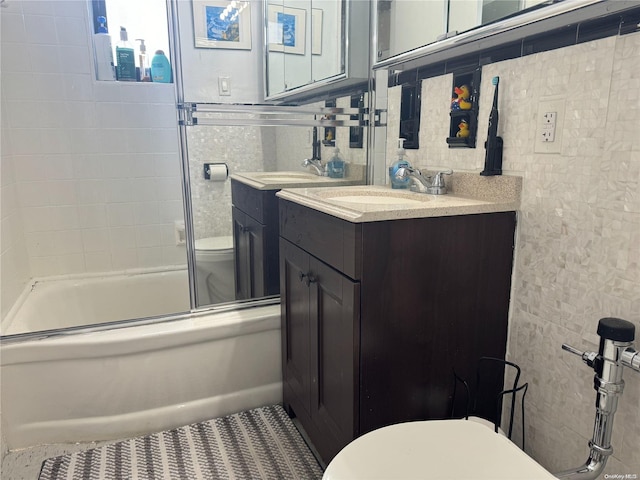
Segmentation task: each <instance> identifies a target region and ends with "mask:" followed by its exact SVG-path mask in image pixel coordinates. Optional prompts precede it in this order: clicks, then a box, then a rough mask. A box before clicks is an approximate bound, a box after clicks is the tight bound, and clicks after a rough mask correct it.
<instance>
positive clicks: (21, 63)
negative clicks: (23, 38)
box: [0, 43, 31, 73]
mask: <svg viewBox="0 0 640 480" xmlns="http://www.w3.org/2000/svg"><path fill="white" fill-rule="evenodd" d="M0 64H1V65H2V71H3V73H5V72H30V71H31V58H30V55H29V47H28V46H27V45H24V44H19V43H17V44H15V45H11V47H5V48H3V49H2V57H0Z"/></svg>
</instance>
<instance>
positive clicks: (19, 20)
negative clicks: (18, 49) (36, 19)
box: [0, 9, 27, 45]
mask: <svg viewBox="0 0 640 480" xmlns="http://www.w3.org/2000/svg"><path fill="white" fill-rule="evenodd" d="M12 10H13V9H12ZM0 34H1V35H2V37H1V38H2V44H3V45H7V44H9V43H18V44H25V43H26V42H27V31H26V29H25V26H24V17H23V15H22V13H15V12H13V11H11V10H9V9H7V10H5V11H4V12H2V15H0Z"/></svg>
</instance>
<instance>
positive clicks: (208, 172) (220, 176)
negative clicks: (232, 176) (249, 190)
mask: <svg viewBox="0 0 640 480" xmlns="http://www.w3.org/2000/svg"><path fill="white" fill-rule="evenodd" d="M207 176H208V177H209V178H207ZM228 176H229V167H227V164H226V163H208V164H206V165H205V178H207V180H211V181H212V182H224V181H225V180H226V179H227V177H228Z"/></svg>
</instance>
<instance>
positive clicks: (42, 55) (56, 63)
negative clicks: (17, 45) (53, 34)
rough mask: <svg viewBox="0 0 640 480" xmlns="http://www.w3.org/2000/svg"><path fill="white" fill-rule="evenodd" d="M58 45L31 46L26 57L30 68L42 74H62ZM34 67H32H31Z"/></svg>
mask: <svg viewBox="0 0 640 480" xmlns="http://www.w3.org/2000/svg"><path fill="white" fill-rule="evenodd" d="M59 52H60V47H59V46H58V45H39V44H34V45H29V46H28V52H27V55H26V58H27V60H30V63H29V65H30V68H33V70H34V71H37V72H40V73H62V70H61V69H60V54H59ZM31 66H32V67H31Z"/></svg>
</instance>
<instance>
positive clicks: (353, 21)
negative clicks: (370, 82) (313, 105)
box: [264, 0, 369, 99]
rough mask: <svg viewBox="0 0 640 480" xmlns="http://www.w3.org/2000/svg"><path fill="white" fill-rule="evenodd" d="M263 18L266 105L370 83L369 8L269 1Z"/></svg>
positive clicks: (347, 0) (334, 0)
mask: <svg viewBox="0 0 640 480" xmlns="http://www.w3.org/2000/svg"><path fill="white" fill-rule="evenodd" d="M264 15H265V28H266V35H265V37H266V45H265V52H266V64H265V80H266V84H265V97H266V98H267V99H280V98H287V99H290V98H292V96H293V95H296V94H300V93H303V94H304V93H307V92H310V91H312V92H314V93H317V92H318V91H319V89H320V88H325V90H326V87H328V86H331V87H334V86H336V85H335V84H336V83H337V82H340V85H341V86H344V85H345V83H344V80H351V82H349V83H353V81H354V79H355V80H357V81H360V82H365V81H366V79H367V78H368V66H369V65H368V63H369V62H368V59H369V54H368V52H369V48H368V42H369V35H368V31H369V25H368V17H369V2H362V1H353V0H268V1H265V12H264ZM347 38H349V40H350V41H349V42H347V41H346V39H347ZM347 45H349V49H350V51H349V52H347V50H346V48H347Z"/></svg>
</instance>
